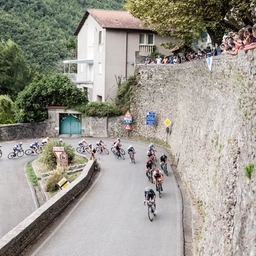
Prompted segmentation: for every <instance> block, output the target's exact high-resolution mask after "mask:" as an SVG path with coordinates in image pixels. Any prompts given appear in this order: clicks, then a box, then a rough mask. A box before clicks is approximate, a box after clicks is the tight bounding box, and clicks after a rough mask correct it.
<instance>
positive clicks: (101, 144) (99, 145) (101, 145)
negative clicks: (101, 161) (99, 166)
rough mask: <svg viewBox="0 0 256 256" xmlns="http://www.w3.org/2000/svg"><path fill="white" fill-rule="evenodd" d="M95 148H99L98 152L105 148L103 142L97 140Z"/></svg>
mask: <svg viewBox="0 0 256 256" xmlns="http://www.w3.org/2000/svg"><path fill="white" fill-rule="evenodd" d="M96 146H97V147H99V148H100V151H101V152H102V151H103V148H104V146H105V143H104V142H103V140H101V139H100V140H99V141H98V142H96Z"/></svg>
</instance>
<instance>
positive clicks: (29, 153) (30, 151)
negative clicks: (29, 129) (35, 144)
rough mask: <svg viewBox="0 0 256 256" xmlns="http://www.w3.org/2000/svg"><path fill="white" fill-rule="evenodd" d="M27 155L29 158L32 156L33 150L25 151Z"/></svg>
mask: <svg viewBox="0 0 256 256" xmlns="http://www.w3.org/2000/svg"><path fill="white" fill-rule="evenodd" d="M25 154H26V155H27V156H29V155H31V154H32V150H31V149H30V148H29V149H27V150H26V151H25Z"/></svg>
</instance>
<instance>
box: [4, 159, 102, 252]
mask: <svg viewBox="0 0 256 256" xmlns="http://www.w3.org/2000/svg"><path fill="white" fill-rule="evenodd" d="M96 168H97V162H96V161H89V162H88V164H87V165H86V167H85V168H84V170H83V172H82V173H81V174H80V176H79V177H78V178H77V179H76V180H75V181H73V182H72V183H71V184H70V185H69V186H68V187H66V188H65V189H63V190H62V191H60V192H59V193H58V194H57V195H55V196H54V197H53V198H51V199H50V200H49V201H47V202H46V203H45V204H43V205H42V206H41V207H40V208H39V209H37V210H36V211H34V212H33V213H32V214H31V215H30V216H29V217H27V218H26V219H25V220H24V221H22V222H21V223H20V224H19V225H17V226H16V227H15V228H14V229H12V230H11V231H10V232H9V233H7V234H6V235H5V236H4V237H3V238H2V239H1V240H0V255H8V256H16V255H17V256H18V255H20V253H21V252H22V251H23V250H24V249H25V248H26V247H27V246H28V245H29V244H30V243H31V242H32V241H33V240H34V239H35V238H36V237H37V236H38V235H39V234H40V233H41V232H42V231H43V230H44V229H45V228H46V227H47V226H48V225H49V224H50V223H51V222H52V221H53V220H54V219H55V218H56V217H57V216H58V215H59V214H60V213H61V212H62V211H63V210H65V208H66V207H67V205H68V204H69V203H70V202H72V201H73V200H74V198H75V197H77V196H78V195H79V194H80V193H81V192H83V191H84V190H85V189H86V187H87V186H88V183H89V181H90V179H91V177H92V175H93V173H94V171H95V170H96Z"/></svg>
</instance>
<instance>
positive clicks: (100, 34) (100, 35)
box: [99, 31, 103, 44]
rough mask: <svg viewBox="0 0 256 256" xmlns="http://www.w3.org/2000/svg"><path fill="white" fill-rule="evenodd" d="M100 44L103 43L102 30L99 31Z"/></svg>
mask: <svg viewBox="0 0 256 256" xmlns="http://www.w3.org/2000/svg"><path fill="white" fill-rule="evenodd" d="M99 44H103V35H102V31H99Z"/></svg>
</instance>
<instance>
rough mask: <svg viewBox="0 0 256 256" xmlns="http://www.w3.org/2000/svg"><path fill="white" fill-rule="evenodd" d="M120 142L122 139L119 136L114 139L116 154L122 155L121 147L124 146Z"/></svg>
mask: <svg viewBox="0 0 256 256" xmlns="http://www.w3.org/2000/svg"><path fill="white" fill-rule="evenodd" d="M120 142H121V140H120V139H119V138H118V139H116V140H115V141H114V149H115V151H116V154H119V155H120V147H121V146H122V145H121V144H120Z"/></svg>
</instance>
